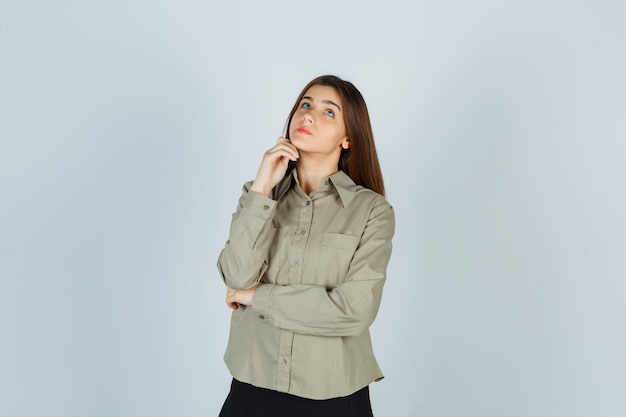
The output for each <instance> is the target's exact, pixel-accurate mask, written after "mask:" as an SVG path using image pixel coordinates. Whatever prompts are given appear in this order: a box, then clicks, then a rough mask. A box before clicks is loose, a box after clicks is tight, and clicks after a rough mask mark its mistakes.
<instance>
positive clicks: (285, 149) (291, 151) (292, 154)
mask: <svg viewBox="0 0 626 417" xmlns="http://www.w3.org/2000/svg"><path fill="white" fill-rule="evenodd" d="M265 155H267V156H274V157H278V156H285V157H287V158H289V159H293V158H298V157H299V156H300V155H299V153H298V149H297V148H296V147H295V146H293V145H286V144H283V145H276V146H274V147H273V148H271V149H269V150H268V151H267V152H265Z"/></svg>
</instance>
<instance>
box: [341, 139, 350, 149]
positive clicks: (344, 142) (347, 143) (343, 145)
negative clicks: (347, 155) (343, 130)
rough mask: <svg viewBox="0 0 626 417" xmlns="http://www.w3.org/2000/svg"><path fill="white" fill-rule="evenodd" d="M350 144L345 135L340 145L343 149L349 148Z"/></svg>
mask: <svg viewBox="0 0 626 417" xmlns="http://www.w3.org/2000/svg"><path fill="white" fill-rule="evenodd" d="M350 145H351V143H350V138H348V137H345V138H344V139H343V140H342V141H341V147H342V148H343V149H349V148H350Z"/></svg>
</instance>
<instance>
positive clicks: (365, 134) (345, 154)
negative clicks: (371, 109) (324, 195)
mask: <svg viewBox="0 0 626 417" xmlns="http://www.w3.org/2000/svg"><path fill="white" fill-rule="evenodd" d="M314 85H323V86H327V87H332V88H334V89H335V91H337V94H339V97H340V98H341V101H342V103H343V109H344V117H343V120H344V123H345V124H346V136H348V138H349V139H350V148H348V149H342V150H341V155H340V156H339V164H338V169H340V170H342V171H343V172H345V173H346V174H348V175H349V176H350V178H352V181H354V182H355V183H356V184H358V185H362V186H363V187H366V188H369V189H370V190H373V191H376V192H377V193H378V194H380V195H385V185H384V182H383V174H382V171H381V170H380V163H379V162H378V155H377V154H376V146H375V145H374V133H373V132H372V125H371V123H370V116H369V113H368V111H367V106H366V104H365V100H364V99H363V96H362V95H361V93H360V92H359V90H357V88H356V87H355V86H354V85H353V84H352V83H351V82H349V81H345V80H342V79H341V78H339V77H337V76H334V75H322V76H320V77H317V78H315V79H314V80H312V81H311V82H310V83H308V84H307V85H306V87H304V89H302V92H301V93H300V95H299V96H298V99H297V100H296V103H295V104H294V105H293V108H292V109H291V112H290V113H289V117H288V118H287V124H286V128H285V130H286V133H285V137H286V138H287V139H289V126H290V125H291V119H292V118H293V115H294V114H295V113H296V110H298V107H299V105H300V101H301V100H302V97H304V94H305V93H306V92H307V90H308V89H309V88H311V87H313V86H314ZM293 166H295V163H292V166H291V167H290V168H291V169H293ZM291 169H290V170H289V171H291Z"/></svg>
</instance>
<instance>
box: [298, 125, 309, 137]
mask: <svg viewBox="0 0 626 417" xmlns="http://www.w3.org/2000/svg"><path fill="white" fill-rule="evenodd" d="M296 132H298V133H302V134H305V135H312V133H311V131H310V130H309V128H308V127H306V126H300V127H299V128H297V129H296Z"/></svg>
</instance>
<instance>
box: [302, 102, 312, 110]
mask: <svg viewBox="0 0 626 417" xmlns="http://www.w3.org/2000/svg"><path fill="white" fill-rule="evenodd" d="M302 108H303V109H310V108H311V105H310V104H309V103H302Z"/></svg>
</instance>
